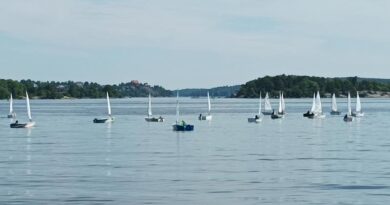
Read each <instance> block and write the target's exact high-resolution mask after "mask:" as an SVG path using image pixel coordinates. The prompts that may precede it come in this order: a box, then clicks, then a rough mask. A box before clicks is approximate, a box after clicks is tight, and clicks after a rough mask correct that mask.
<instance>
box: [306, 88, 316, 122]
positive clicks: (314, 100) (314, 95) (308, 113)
mask: <svg viewBox="0 0 390 205" xmlns="http://www.w3.org/2000/svg"><path fill="white" fill-rule="evenodd" d="M315 108H316V93H314V94H313V103H312V104H311V109H310V110H308V111H307V112H306V113H304V114H303V117H311V116H314V110H315Z"/></svg>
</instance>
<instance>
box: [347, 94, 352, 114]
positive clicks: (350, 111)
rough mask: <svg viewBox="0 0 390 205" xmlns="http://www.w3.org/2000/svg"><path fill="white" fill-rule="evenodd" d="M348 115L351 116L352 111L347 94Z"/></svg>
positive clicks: (349, 96)
mask: <svg viewBox="0 0 390 205" xmlns="http://www.w3.org/2000/svg"><path fill="white" fill-rule="evenodd" d="M348 115H349V116H351V115H352V109H351V95H350V94H349V92H348Z"/></svg>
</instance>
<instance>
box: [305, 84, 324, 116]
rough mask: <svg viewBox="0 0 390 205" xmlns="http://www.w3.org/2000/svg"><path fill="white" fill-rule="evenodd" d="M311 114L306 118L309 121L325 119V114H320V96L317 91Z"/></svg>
mask: <svg viewBox="0 0 390 205" xmlns="http://www.w3.org/2000/svg"><path fill="white" fill-rule="evenodd" d="M312 109H313V108H312ZM312 114H313V115H311V116H308V118H310V119H315V118H325V114H324V113H323V112H322V103H321V96H320V92H319V91H317V96H316V98H315V103H314V109H313V111H312Z"/></svg>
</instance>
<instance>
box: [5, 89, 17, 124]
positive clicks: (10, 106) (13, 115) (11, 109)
mask: <svg viewBox="0 0 390 205" xmlns="http://www.w3.org/2000/svg"><path fill="white" fill-rule="evenodd" d="M13 104H14V101H13V98H12V93H11V96H10V98H9V114H8V115H7V117H8V118H15V117H16V113H15V112H14V108H13Z"/></svg>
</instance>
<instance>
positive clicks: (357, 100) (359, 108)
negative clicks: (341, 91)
mask: <svg viewBox="0 0 390 205" xmlns="http://www.w3.org/2000/svg"><path fill="white" fill-rule="evenodd" d="M361 111H362V105H361V103H360V97H359V92H356V113H360V112H361Z"/></svg>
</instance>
